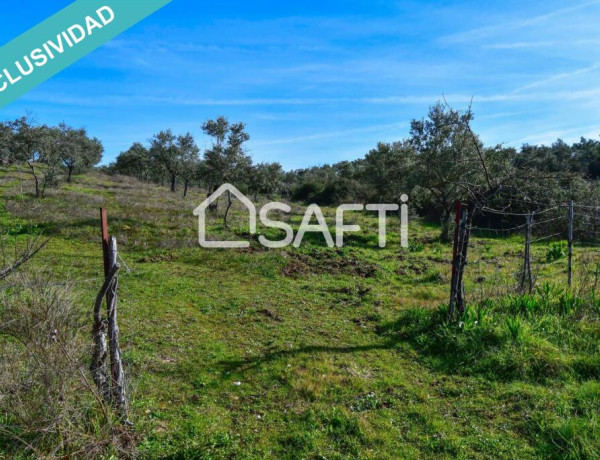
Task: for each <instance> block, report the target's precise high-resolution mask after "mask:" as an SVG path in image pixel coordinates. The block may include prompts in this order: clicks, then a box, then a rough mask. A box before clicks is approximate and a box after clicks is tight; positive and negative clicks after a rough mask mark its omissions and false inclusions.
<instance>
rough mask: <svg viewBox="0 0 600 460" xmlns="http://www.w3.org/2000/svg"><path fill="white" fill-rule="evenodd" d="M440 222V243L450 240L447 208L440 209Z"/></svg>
mask: <svg viewBox="0 0 600 460" xmlns="http://www.w3.org/2000/svg"><path fill="white" fill-rule="evenodd" d="M440 223H441V224H442V233H441V235H440V240H441V241H442V243H449V242H450V212H448V210H447V209H445V208H444V209H443V210H442V215H441V217H440Z"/></svg>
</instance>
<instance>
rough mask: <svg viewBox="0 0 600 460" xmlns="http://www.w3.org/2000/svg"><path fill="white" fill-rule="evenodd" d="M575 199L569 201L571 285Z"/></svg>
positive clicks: (569, 267)
mask: <svg viewBox="0 0 600 460" xmlns="http://www.w3.org/2000/svg"><path fill="white" fill-rule="evenodd" d="M573 208H574V204H573V200H571V201H569V235H568V236H569V266H568V282H569V287H571V285H572V284H573V220H574V217H575V213H574V210H573Z"/></svg>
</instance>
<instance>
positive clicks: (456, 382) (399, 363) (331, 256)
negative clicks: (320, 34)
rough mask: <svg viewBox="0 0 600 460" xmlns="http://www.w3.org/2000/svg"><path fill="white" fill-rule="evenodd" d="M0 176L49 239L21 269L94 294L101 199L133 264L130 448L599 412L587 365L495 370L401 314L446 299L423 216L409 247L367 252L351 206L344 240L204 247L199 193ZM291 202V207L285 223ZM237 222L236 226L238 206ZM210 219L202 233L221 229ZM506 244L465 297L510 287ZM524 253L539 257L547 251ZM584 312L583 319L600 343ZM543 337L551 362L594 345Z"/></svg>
mask: <svg viewBox="0 0 600 460" xmlns="http://www.w3.org/2000/svg"><path fill="white" fill-rule="evenodd" d="M23 177H24V178H26V176H23ZM0 186H1V187H2V190H3V193H4V196H5V197H8V198H9V199H8V200H7V201H6V206H5V209H4V210H3V212H2V216H1V223H2V224H3V226H5V227H6V228H10V229H11V230H12V234H14V235H18V234H22V233H26V232H27V231H28V228H29V227H27V226H26V225H25V226H23V225H24V224H25V223H30V222H34V223H35V224H37V226H38V227H39V228H43V229H44V231H45V232H46V233H47V234H51V235H52V236H53V240H52V242H51V243H50V245H49V246H48V248H47V249H46V250H45V251H44V252H43V254H41V255H40V256H39V257H38V258H37V259H36V260H35V262H33V266H34V267H35V268H36V269H38V270H42V271H48V272H49V273H50V272H51V273H52V276H56V277H58V278H71V279H73V280H75V281H76V282H77V285H78V286H79V287H80V289H81V290H82V292H83V295H84V296H85V300H86V302H87V301H89V302H90V303H91V299H92V298H93V296H94V295H95V293H96V291H97V289H98V288H99V287H100V284H101V279H100V277H101V271H102V267H101V266H102V258H101V253H100V248H99V243H98V229H97V225H98V211H97V208H98V207H99V206H106V207H107V208H108V210H109V219H110V227H111V232H112V233H113V234H114V235H116V236H117V237H118V240H119V245H120V250H121V255H122V257H123V259H124V260H125V262H126V263H127V265H128V266H129V268H130V269H131V273H129V274H124V275H123V276H121V280H120V281H121V282H120V288H119V289H120V291H119V294H120V303H119V308H120V326H121V334H122V347H123V349H124V356H125V360H126V363H127V368H126V372H127V373H128V376H129V377H130V380H132V385H133V387H132V398H133V403H132V407H133V413H134V415H133V418H134V421H135V430H136V431H137V432H138V433H139V434H140V435H141V437H142V441H141V445H140V452H141V454H142V455H143V456H146V457H149V458H157V457H169V458H232V457H237V458H257V459H258V458H328V459H332V458H373V459H384V458H423V457H436V458H444V457H446V458H455V457H459V458H478V457H480V458H499V457H503V458H516V457H518V458H535V457H539V456H548V455H550V454H551V453H552V452H556V454H557V456H558V457H559V458H560V457H564V456H566V455H569V454H571V455H572V456H573V457H574V458H576V457H577V456H585V455H588V456H590V457H593V456H594V455H595V454H597V453H598V450H597V447H598V446H597V443H598V439H600V434H599V433H598V423H597V420H596V418H595V417H596V415H595V412H594V411H590V410H589V409H590V407H592V408H594V407H595V408H597V405H598V401H599V400H600V396H599V389H598V386H597V385H596V384H595V383H594V382H591V383H590V382H587V383H586V380H588V379H589V378H590V376H591V377H597V375H595V374H594V372H595V369H596V368H593V369H592V371H591V372H589V373H588V374H585V375H583V374H578V373H577V372H575V373H573V372H556V373H554V374H551V375H549V376H548V377H547V378H546V377H545V376H544V375H543V374H544V371H543V370H542V371H541V372H540V373H538V374H535V375H529V374H523V375H521V374H519V373H518V372H513V373H508V374H499V373H495V372H493V369H492V370H490V369H487V370H486V369H483V370H482V369H479V368H476V367H473V366H469V365H468V366H467V367H466V368H465V367H463V366H461V361H460V359H457V354H459V357H460V353H463V352H466V353H468V352H470V350H468V349H466V350H465V349H461V348H460V346H462V345H464V343H462V345H461V343H458V342H453V341H452V340H447V341H446V342H442V343H441V348H443V347H444V344H446V345H447V346H449V347H453V346H456V347H457V351H456V353H453V352H452V350H448V349H446V350H441V349H439V348H440V347H438V348H437V349H436V348H435V347H428V346H425V344H426V343H428V341H431V340H432V338H431V332H430V330H431V329H432V327H429V329H428V328H427V327H426V328H424V329H423V328H421V329H419V327H417V326H418V325H420V324H421V323H420V321H421V320H423V318H421V319H419V318H417V319H416V320H415V321H412V320H410V318H409V317H407V313H406V312H407V311H408V312H410V314H414V310H411V309H413V308H416V307H419V308H420V307H426V308H427V309H429V310H428V311H431V312H434V310H435V308H436V307H437V306H438V305H439V304H440V303H442V302H444V301H445V299H446V297H447V294H448V278H449V260H450V256H451V248H450V247H448V246H443V245H440V244H438V243H436V242H435V236H436V234H437V229H436V228H435V227H431V226H427V225H425V224H422V223H414V224H413V225H412V228H411V239H412V240H413V241H420V242H422V243H423V244H424V250H423V251H419V252H410V251H404V250H402V249H401V248H400V247H399V244H398V239H397V238H396V237H394V236H393V235H392V236H391V238H390V244H389V246H388V248H387V249H384V250H380V249H377V248H376V242H377V240H376V222H375V220H374V219H373V218H372V217H370V216H366V215H361V214H356V215H355V219H356V220H357V221H358V222H360V224H361V225H362V226H363V227H366V228H368V229H369V231H368V232H365V233H363V234H361V235H356V236H354V237H349V245H348V246H347V247H346V248H345V249H344V250H343V251H337V250H329V249H323V248H322V247H320V242H319V241H315V242H314V244H312V245H310V244H309V245H308V246H305V247H304V248H301V249H300V250H298V251H294V250H287V251H265V250H262V249H260V248H258V246H257V245H255V244H253V247H252V248H251V249H250V250H239V251H237V250H236V251H232V250H227V251H220V250H202V249H201V248H199V247H197V243H196V232H197V223H196V221H195V219H194V217H193V216H192V214H191V211H192V209H193V208H194V207H195V206H196V205H197V204H199V203H200V202H201V201H202V199H203V198H204V197H203V196H202V195H200V194H199V193H197V192H195V191H194V192H192V194H191V196H190V197H188V199H187V200H182V199H181V198H180V197H176V196H173V195H172V194H170V193H168V192H167V191H166V190H164V189H159V188H156V187H154V186H150V185H141V184H138V183H137V182H135V181H133V180H131V179H122V180H119V179H116V178H109V177H106V176H101V175H96V174H90V175H86V176H79V177H76V178H75V183H74V184H73V185H69V186H63V187H62V188H61V189H60V190H58V191H51V192H50V194H49V195H50V196H49V197H48V198H47V199H45V200H44V201H41V202H36V201H35V200H33V199H32V198H30V196H29V195H28V192H29V187H30V184H29V183H28V182H22V181H21V179H20V178H19V174H18V173H17V172H16V171H10V172H9V173H3V174H2V176H1V178H0ZM22 190H23V193H21V191H22ZM299 212H300V208H299V207H296V209H295V215H294V218H293V220H294V221H295V222H298V221H299V219H300V217H299ZM332 212H333V210H328V214H329V216H330V218H331V213H332ZM234 219H235V220H236V222H237V225H240V226H241V225H242V215H241V214H239V213H238V212H237V211H236V213H235V215H234ZM213 224H214V225H213V227H212V230H213V233H219V232H222V229H221V228H220V225H219V222H218V221H215V222H213ZM240 231H241V230H240ZM520 250H521V242H520V241H519V240H517V239H512V240H511V239H508V240H506V239H493V240H492V239H481V238H475V239H474V243H473V257H472V260H471V262H472V264H471V267H470V268H469V269H470V270H472V272H471V273H473V275H472V276H470V283H469V292H472V293H473V298H475V299H476V298H478V297H480V296H481V297H484V296H485V295H486V294H487V293H491V292H494V291H495V290H496V289H497V288H498V286H502V285H508V284H510V283H512V279H513V278H512V277H513V273H514V271H515V270H516V267H518V255H519V251H520ZM534 250H535V254H536V255H537V258H538V259H541V258H542V257H543V254H544V253H545V250H546V249H545V247H544V246H536V247H535V248H534ZM536 270H538V271H539V274H540V277H541V278H545V279H552V280H555V281H556V282H558V283H562V282H563V281H562V280H564V276H565V274H564V263H561V262H558V263H555V264H543V265H542V264H537V265H536ZM475 278H480V279H479V280H478V281H479V283H477V282H475ZM426 314H427V313H426ZM431 315H434V313H431ZM417 316H418V314H417ZM399 318H400V319H401V320H400V321H399ZM402 318H404V319H405V320H406V321H404V322H402ZM407 318H408V320H407ZM426 319H427V318H425V319H424V321H425V320H426ZM407 321H408V322H407ZM595 321H596V322H595V323H591V325H590V326H589V329H590V331H587V332H586V333H587V334H591V335H590V337H592V338H594V339H596V343H598V342H597V339H598V338H600V334H599V330H598V323H597V318H596V319H595ZM421 322H422V321H421ZM425 323H427V321H425ZM421 325H422V324H421ZM494 327H496V328H497V329H498V330H499V331H502V330H504V325H503V324H499V325H494ZM542 329H543V327H542ZM536 331H537V330H536ZM572 332H573V334H574V335H576V334H580V333H581V331H580V330H577V329H574V330H573V331H572ZM460 333H461V331H460V330H456V331H455V332H453V333H452V334H454V337H455V336H456V334H460ZM542 333H543V331H542ZM542 333H540V334H542ZM452 334H451V335H452ZM500 334H502V332H500ZM531 336H532V337H534V335H533V334H532V335H531ZM535 337H537V335H536V336H535ZM544 337H545V336H544ZM548 337H550V336H548ZM540 340H542V339H540ZM544 340H546V342H548V344H549V346H552V347H553V350H555V351H556V353H558V357H557V358H556V359H557V360H564V361H565V363H566V362H567V361H568V359H575V358H577V357H578V356H579V355H582V356H583V355H587V356H593V354H594V353H597V351H598V349H597V345H595V346H594V345H591V346H587V348H586V347H583V346H581V347H577V346H575V345H572V344H571V343H570V342H569V343H566V342H568V340H566V339H565V340H562V341H555V342H552V340H553V339H552V338H548V339H544ZM505 342H506V341H504V342H502V343H504V345H501V344H496V345H491V349H492V352H493V350H494V347H497V348H498V349H499V350H500V349H503V350H504V351H503V353H505V354H507V353H508V354H507V355H506V356H511V353H516V354H518V353H520V352H523V350H524V347H525V349H526V348H527V347H528V346H529V345H527V343H525V344H521V345H519V344H508V345H507V344H506V343H505ZM586 343H587V342H586ZM438 345H439V344H438ZM538 345H539V344H538ZM588 345H589V344H588ZM503 347H504V348H503ZM507 347H508V348H507ZM535 349H536V350H537V348H535ZM488 351H489V347H488ZM522 354H523V356H525V357H527V356H528V355H527V354H526V353H525V352H523V353H522ZM561 362H562V361H561ZM568 362H571V361H568ZM467 364H468V363H467ZM592 367H593V366H592ZM567 368H569V367H568V366H567V367H565V369H567ZM569 369H570V368H569ZM240 383H241V384H240ZM582 395H583V396H582ZM581 401H583V403H582V402H581ZM594 404H595V406H594ZM582 405H583V406H582ZM578 408H579V409H578ZM590 443H591V447H589V448H588V447H585V446H584V445H588V444H590ZM561 449H562V450H561ZM594 449H596V450H594ZM0 450H1V449H0Z"/></svg>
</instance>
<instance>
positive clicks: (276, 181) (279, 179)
mask: <svg viewBox="0 0 600 460" xmlns="http://www.w3.org/2000/svg"><path fill="white" fill-rule="evenodd" d="M283 179H284V177H283V168H282V167H281V165H280V164H279V163H259V164H257V165H255V166H253V167H252V168H251V170H250V171H249V175H248V182H249V186H250V190H251V191H252V193H253V194H254V201H256V200H257V199H258V195H259V194H260V193H262V194H265V195H273V194H275V193H278V192H279V191H280V189H281V187H282V185H283Z"/></svg>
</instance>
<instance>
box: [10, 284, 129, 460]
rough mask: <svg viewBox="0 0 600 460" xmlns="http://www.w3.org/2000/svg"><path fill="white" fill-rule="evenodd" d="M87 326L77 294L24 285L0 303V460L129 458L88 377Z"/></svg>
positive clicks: (62, 288)
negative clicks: (4, 458) (23, 459)
mask: <svg viewBox="0 0 600 460" xmlns="http://www.w3.org/2000/svg"><path fill="white" fill-rule="evenodd" d="M86 319H89V315H85V316H84V315H83V314H82V309H81V307H80V303H79V302H78V299H77V297H76V296H75V295H74V294H73V290H72V289H71V287H70V286H63V285H52V284H49V283H47V282H44V281H42V280H40V279H37V278H30V277H21V278H20V279H18V280H16V282H15V285H14V287H12V288H10V289H8V290H6V291H4V292H3V294H2V295H0V344H1V347H0V363H2V367H1V368H0V457H2V455H3V454H4V455H7V456H8V457H10V458H13V457H18V456H23V455H26V456H30V455H33V456H35V457H37V458H40V457H44V458H64V457H70V456H77V458H97V457H100V456H104V455H118V456H119V457H125V458H126V457H128V456H130V454H131V450H130V446H131V445H132V439H131V438H130V436H129V435H128V433H127V432H126V431H125V429H123V428H121V427H120V425H119V424H118V422H116V421H113V416H112V414H111V411H110V410H109V408H107V407H105V406H104V405H103V404H102V403H101V402H100V399H99V398H98V395H97V393H96V391H95V387H94V384H93V382H92V380H91V378H90V376H89V370H88V363H89V359H88V358H89V355H88V353H89V350H90V348H89V346H88V343H89V342H90V340H91V338H90V335H91V334H89V332H90V328H89V327H88V324H86V323H87V322H86ZM115 420H116V418H115ZM83 453H85V454H83Z"/></svg>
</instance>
